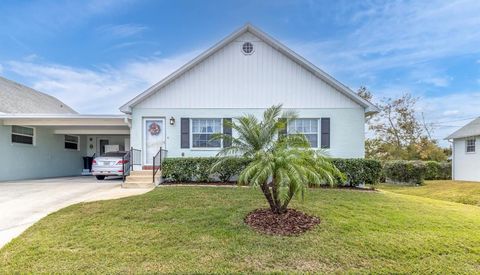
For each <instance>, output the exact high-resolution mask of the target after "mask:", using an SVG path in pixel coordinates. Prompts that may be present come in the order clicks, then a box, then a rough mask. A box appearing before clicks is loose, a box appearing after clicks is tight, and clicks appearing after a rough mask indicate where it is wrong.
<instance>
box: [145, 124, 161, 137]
mask: <svg viewBox="0 0 480 275" xmlns="http://www.w3.org/2000/svg"><path fill="white" fill-rule="evenodd" d="M148 132H149V133H150V135H152V136H158V135H159V134H160V125H158V123H156V122H152V124H150V126H149V127H148Z"/></svg>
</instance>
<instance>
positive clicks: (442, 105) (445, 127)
mask: <svg viewBox="0 0 480 275" xmlns="http://www.w3.org/2000/svg"><path fill="white" fill-rule="evenodd" d="M478 106H480V91H474V92H467V93H456V94H449V95H445V96H436V97H423V98H422V99H421V101H420V102H419V103H418V107H419V108H418V109H419V111H420V112H423V113H424V115H425V120H427V121H428V122H429V123H433V125H434V137H435V138H437V139H438V140H439V141H440V142H441V144H442V145H443V146H447V145H448V143H447V142H446V141H443V139H444V138H445V137H447V136H448V135H449V134H451V133H453V132H454V131H456V130H457V129H459V128H460V127H462V126H464V125H465V124H467V123H468V122H469V121H471V120H473V119H474V118H475V117H478V116H480V111H479V109H478Z"/></svg>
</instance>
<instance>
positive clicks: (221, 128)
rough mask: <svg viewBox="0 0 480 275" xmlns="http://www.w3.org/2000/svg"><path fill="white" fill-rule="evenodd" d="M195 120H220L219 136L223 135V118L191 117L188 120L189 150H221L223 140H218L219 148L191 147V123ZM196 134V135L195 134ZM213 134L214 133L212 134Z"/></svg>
mask: <svg viewBox="0 0 480 275" xmlns="http://www.w3.org/2000/svg"><path fill="white" fill-rule="evenodd" d="M196 119H220V132H219V133H220V134H221V133H223V118H220V117H192V118H190V149H191V150H199V151H218V150H220V149H222V148H223V140H220V146H219V147H193V134H194V133H193V121H194V120H196ZM197 134H198V133H197ZM213 134H215V133H213Z"/></svg>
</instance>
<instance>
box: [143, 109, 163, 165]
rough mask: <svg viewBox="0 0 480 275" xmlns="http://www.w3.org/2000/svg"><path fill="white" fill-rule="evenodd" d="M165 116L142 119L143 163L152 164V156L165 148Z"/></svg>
mask: <svg viewBox="0 0 480 275" xmlns="http://www.w3.org/2000/svg"><path fill="white" fill-rule="evenodd" d="M165 136H166V135H165V118H144V119H143V137H144V138H143V149H144V150H143V151H144V152H145V153H144V161H143V163H144V164H145V165H152V162H153V157H154V156H155V154H157V152H158V151H159V150H160V147H162V148H165Z"/></svg>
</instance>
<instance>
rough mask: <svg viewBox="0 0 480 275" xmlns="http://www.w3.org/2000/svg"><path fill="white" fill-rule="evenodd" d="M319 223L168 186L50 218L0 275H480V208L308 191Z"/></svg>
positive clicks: (258, 198) (18, 245)
mask: <svg viewBox="0 0 480 275" xmlns="http://www.w3.org/2000/svg"><path fill="white" fill-rule="evenodd" d="M291 206H292V207H295V208H297V209H300V210H302V211H304V212H306V213H308V214H311V215H316V216H318V217H320V219H321V222H320V224H319V225H318V226H317V227H316V228H315V229H314V230H312V231H309V232H307V233H306V234H304V235H301V236H299V237H278V236H269V235H263V234H259V233H256V232H254V231H252V230H251V229H250V228H249V227H247V226H246V225H245V224H244V222H243V219H244V217H245V215H246V214H247V213H249V212H250V211H252V210H254V209H256V208H258V207H266V203H265V202H264V199H263V197H262V195H261V194H260V191H258V190H252V189H250V188H229V187H180V186H173V187H164V188H157V189H155V190H154V191H152V192H150V193H147V194H145V195H141V196H137V197H131V198H125V199H119V200H111V201H101V202H93V203H83V204H78V205H74V206H70V207H68V208H65V209H63V210H61V211H59V212H57V213H54V214H52V215H49V216H48V217H46V218H45V219H43V220H41V221H40V222H38V223H37V224H35V225H34V226H33V227H31V228H30V229H28V230H27V231H26V232H25V233H24V234H22V235H21V236H20V237H19V238H17V239H15V240H14V241H13V242H11V243H10V244H8V245H7V246H6V247H4V248H3V249H2V250H0V273H1V274H4V273H24V272H33V273H38V272H48V273H63V272H70V273H76V272H95V273H119V272H122V273H138V272H182V273H186V272H188V273H190V272H201V273H205V272H259V271H270V272H273V271H283V272H302V271H303V272H307V271H312V272H342V273H343V272H371V273H411V272H416V273H453V272H456V273H470V274H472V273H479V272H480V245H479V243H480V208H479V207H476V206H471V205H463V204H456V203H450V202H443V201H434V200H430V199H425V198H422V197H414V196H405V195H400V194H394V193H388V192H384V193H382V192H361V191H352V190H338V189H315V190H309V192H308V193H307V196H306V201H305V202H304V203H299V202H298V201H295V202H294V203H293V204H292V205H291Z"/></svg>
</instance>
